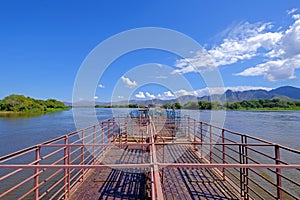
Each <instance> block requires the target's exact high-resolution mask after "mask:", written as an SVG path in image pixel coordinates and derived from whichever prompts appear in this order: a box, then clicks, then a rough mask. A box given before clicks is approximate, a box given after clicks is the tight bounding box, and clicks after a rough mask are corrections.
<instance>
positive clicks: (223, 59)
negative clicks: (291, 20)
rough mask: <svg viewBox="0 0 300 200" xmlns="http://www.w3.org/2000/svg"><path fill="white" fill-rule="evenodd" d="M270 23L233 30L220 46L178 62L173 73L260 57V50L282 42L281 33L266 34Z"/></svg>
mask: <svg viewBox="0 0 300 200" xmlns="http://www.w3.org/2000/svg"><path fill="white" fill-rule="evenodd" d="M271 27H272V25H271V24H270V23H264V24H259V23H257V24H250V23H244V24H242V25H239V26H237V27H235V28H233V29H232V30H231V32H230V33H229V34H228V35H229V36H228V37H227V38H225V39H224V40H223V42H222V43H221V44H220V45H219V46H215V47H213V48H211V49H210V50H205V49H203V50H202V51H198V52H196V54H195V55H194V56H193V57H190V58H185V59H180V60H177V61H176V63H175V66H176V67H177V68H179V69H176V70H175V71H174V72H173V73H187V72H196V71H198V70H200V69H201V68H206V69H207V68H210V67H219V66H224V65H229V64H234V63H236V62H238V61H242V60H248V59H251V58H253V57H255V56H257V55H258V50H259V49H260V48H264V49H266V50H271V49H272V48H273V47H274V45H275V44H276V43H277V42H278V41H279V40H280V38H281V37H282V34H281V33H280V32H274V33H272V32H265V31H266V30H268V29H270V28H271Z"/></svg>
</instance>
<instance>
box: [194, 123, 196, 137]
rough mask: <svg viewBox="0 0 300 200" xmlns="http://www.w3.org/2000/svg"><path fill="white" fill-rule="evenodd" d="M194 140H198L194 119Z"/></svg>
mask: <svg viewBox="0 0 300 200" xmlns="http://www.w3.org/2000/svg"><path fill="white" fill-rule="evenodd" d="M194 142H196V120H195V119H194Z"/></svg>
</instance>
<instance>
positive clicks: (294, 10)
mask: <svg viewBox="0 0 300 200" xmlns="http://www.w3.org/2000/svg"><path fill="white" fill-rule="evenodd" d="M297 10H298V9H297V8H292V9H291V10H287V11H286V12H287V14H288V15H291V14H293V13H295V12H296V11H297Z"/></svg>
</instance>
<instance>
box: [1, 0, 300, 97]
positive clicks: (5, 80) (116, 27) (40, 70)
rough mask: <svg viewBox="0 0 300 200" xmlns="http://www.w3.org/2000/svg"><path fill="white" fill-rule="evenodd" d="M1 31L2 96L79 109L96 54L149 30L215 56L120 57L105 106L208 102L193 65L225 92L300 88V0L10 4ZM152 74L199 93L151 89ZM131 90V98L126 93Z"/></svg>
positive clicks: (105, 87)
mask: <svg viewBox="0 0 300 200" xmlns="http://www.w3.org/2000/svg"><path fill="white" fill-rule="evenodd" d="M0 25H1V29H0V67H1V77H0V98H3V97H5V96H7V95H9V94H12V93H16V94H24V95H26V96H31V97H34V98H39V99H47V98H56V99H59V100H62V101H71V100H72V92H73V85H74V82H75V79H76V75H77V73H78V70H79V68H80V66H81V64H82V62H83V61H84V60H85V58H86V57H87V56H88V55H89V53H90V52H91V51H92V50H93V49H94V48H95V47H96V46H97V45H98V44H99V43H101V42H103V41H104V40H106V39H108V38H110V37H112V36H113V35H115V34H118V33H120V32H123V31H127V30H130V29H135V28H142V27H162V28H167V29H171V30H175V31H178V32H181V33H183V34H185V35H187V36H189V37H191V38H193V39H194V40H195V41H197V42H198V43H199V44H200V45H201V46H203V48H204V50H205V55H204V54H202V53H201V52H193V53H191V55H190V56H189V57H186V58H184V59H183V58H181V57H179V56H178V55H174V54H172V53H170V52H164V51H160V50H155V49H144V50H139V51H134V52H130V53H128V54H126V55H123V56H120V57H119V58H118V59H116V60H115V61H114V62H113V63H112V64H111V65H110V66H109V67H108V68H107V70H106V71H105V73H104V74H103V75H102V76H101V77H99V82H98V83H97V84H95V99H96V100H97V101H110V100H111V99H113V100H124V99H127V98H131V99H132V98H133V99H151V98H164V99H167V98H174V96H179V95H183V94H196V95H200V96H201V95H205V94H207V92H208V90H207V85H206V84H205V82H204V81H203V78H202V77H201V76H199V74H198V73H196V70H195V68H193V67H191V65H193V66H194V67H196V69H197V70H198V71H203V70H204V71H205V70H207V69H208V68H209V67H213V68H214V69H217V70H218V71H219V72H220V74H221V77H222V80H223V84H224V86H225V89H232V90H246V89H256V88H265V89H271V88H276V87H280V86H283V85H292V86H296V87H300V79H299V77H300V70H299V67H300V1H296V0H294V1H292V0H286V1H283V0H264V1H259V0H247V1H238V0H235V1H234V0H224V1H220V0H210V1H204V0H194V1H176V0H172V1H158V0H153V1H140V0H139V1H138V0H131V1H115V0H109V1H107V0H105V1H74V0H73V1H60V0H51V1H50V0H42V1H41V0H39V1H15V0H10V1H8V0H6V1H1V3H0ZM205 56H209V58H210V60H212V61H213V64H210V63H206V62H205V61H206V60H205V59H204V58H205ZM99 59H101V55H99ZM149 63H152V65H151V64H150V65H148V64H149ZM209 65H211V66H209ZM138 66H140V67H138ZM161 66H164V67H163V68H161ZM208 66H209V67H208ZM135 69H136V70H135ZM162 69H163V70H162ZM139 70H142V71H139ZM143 72H145V73H146V72H147V74H148V75H149V77H152V78H153V79H160V80H164V81H166V82H169V83H170V84H173V83H174V84H175V83H176V82H177V81H176V80H177V78H178V80H179V79H180V80H181V79H185V80H186V81H187V82H188V84H190V86H189V87H184V86H182V88H180V86H181V85H180V84H178V85H176V87H175V86H174V87H173V88H170V87H167V86H166V85H162V84H154V83H152V84H151V83H150V82H149V83H148V84H147V83H146V82H145V81H144V82H143V77H141V76H142V75H143ZM171 76H173V78H170V77H171ZM176 77H177V78H176ZM147 80H151V79H147ZM87 81H88V80H87ZM128 88H130V93H127V94H122V92H124V91H125V90H127V89H128ZM210 89H211V91H212V92H218V91H219V88H210Z"/></svg>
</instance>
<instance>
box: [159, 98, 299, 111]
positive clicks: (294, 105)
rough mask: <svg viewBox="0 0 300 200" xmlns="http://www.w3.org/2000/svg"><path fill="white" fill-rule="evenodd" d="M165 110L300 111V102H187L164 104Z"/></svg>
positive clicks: (256, 100)
mask: <svg viewBox="0 0 300 200" xmlns="http://www.w3.org/2000/svg"><path fill="white" fill-rule="evenodd" d="M162 107H163V108H175V109H180V108H182V109H193V110H198V109H199V110H220V109H226V110H300V101H291V100H281V99H278V98H275V99H254V100H250V101H241V102H234V103H230V102H229V101H226V102H225V103H224V104H222V103H221V102H219V101H213V102H207V101H198V102H187V103H185V104H183V105H181V104H180V103H178V102H176V103H175V104H168V103H166V104H164V105H163V106H162Z"/></svg>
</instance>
